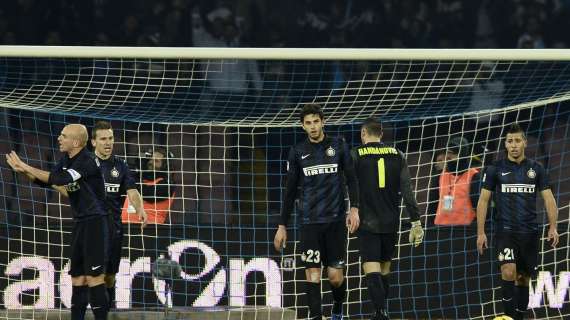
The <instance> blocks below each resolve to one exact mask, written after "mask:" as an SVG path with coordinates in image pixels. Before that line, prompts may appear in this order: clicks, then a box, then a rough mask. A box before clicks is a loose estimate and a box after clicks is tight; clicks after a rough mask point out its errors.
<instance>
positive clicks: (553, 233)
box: [540, 189, 560, 248]
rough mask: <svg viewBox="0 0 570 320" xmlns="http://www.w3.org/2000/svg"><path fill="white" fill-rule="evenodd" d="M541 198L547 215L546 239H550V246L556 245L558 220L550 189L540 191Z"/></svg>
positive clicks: (556, 207) (556, 208) (554, 201)
mask: <svg viewBox="0 0 570 320" xmlns="http://www.w3.org/2000/svg"><path fill="white" fill-rule="evenodd" d="M540 195H541V196H542V199H544V206H545V207H546V214H547V215H548V225H549V227H548V240H549V241H552V247H553V248H555V247H556V245H558V241H559V238H560V236H559V235H558V229H557V228H556V224H557V222H558V206H557V205H556V200H555V199H554V195H553V194H552V190H550V189H546V190H542V191H541V192H540Z"/></svg>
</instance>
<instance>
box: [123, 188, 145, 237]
mask: <svg viewBox="0 0 570 320" xmlns="http://www.w3.org/2000/svg"><path fill="white" fill-rule="evenodd" d="M127 198H129V203H130V204H132V205H133V207H134V208H135V211H136V213H137V215H138V216H139V219H140V221H141V228H144V227H146V225H147V216H146V212H145V211H144V206H143V200H142V197H141V194H140V193H139V191H138V190H137V189H129V190H127Z"/></svg>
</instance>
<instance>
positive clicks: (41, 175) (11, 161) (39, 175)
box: [6, 151, 50, 183]
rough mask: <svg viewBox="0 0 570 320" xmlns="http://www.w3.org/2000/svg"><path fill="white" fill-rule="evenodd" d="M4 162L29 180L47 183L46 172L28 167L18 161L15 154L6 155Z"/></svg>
mask: <svg viewBox="0 0 570 320" xmlns="http://www.w3.org/2000/svg"><path fill="white" fill-rule="evenodd" d="M6 161H7V162H8V165H10V167H12V169H13V170H14V171H16V172H19V173H23V174H25V175H26V176H28V178H30V179H31V180H35V179H37V180H39V181H41V182H43V183H47V182H48V179H49V174H50V173H49V172H48V171H43V170H41V169H37V168H34V167H32V166H30V165H28V164H27V163H25V162H24V161H22V160H21V159H20V157H19V156H18V154H16V152H14V151H12V152H10V153H9V154H7V155H6Z"/></svg>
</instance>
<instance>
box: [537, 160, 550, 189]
mask: <svg viewBox="0 0 570 320" xmlns="http://www.w3.org/2000/svg"><path fill="white" fill-rule="evenodd" d="M536 178H537V180H536V185H537V187H538V190H539V191H544V190H548V189H551V187H550V183H549V181H548V173H547V172H546V169H544V167H543V166H542V165H540V164H539V165H538V166H537V168H536Z"/></svg>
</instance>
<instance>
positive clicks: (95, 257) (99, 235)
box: [69, 216, 109, 277]
mask: <svg viewBox="0 0 570 320" xmlns="http://www.w3.org/2000/svg"><path fill="white" fill-rule="evenodd" d="M108 246H109V227H108V221H107V216H101V217H95V218H90V219H87V220H84V221H79V222H76V223H75V225H74V226H73V231H72V234H71V266H70V268H69V275H71V276H72V277H78V276H83V275H88V276H98V275H100V274H102V273H105V272H106V268H107V261H108V257H107V254H108V252H107V251H108V250H107V249H108Z"/></svg>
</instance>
